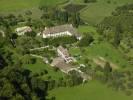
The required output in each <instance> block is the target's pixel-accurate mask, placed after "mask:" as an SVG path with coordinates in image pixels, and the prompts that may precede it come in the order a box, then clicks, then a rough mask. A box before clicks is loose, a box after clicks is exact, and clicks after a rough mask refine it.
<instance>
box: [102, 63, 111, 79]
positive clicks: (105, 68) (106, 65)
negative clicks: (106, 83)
mask: <svg viewBox="0 0 133 100" xmlns="http://www.w3.org/2000/svg"><path fill="white" fill-rule="evenodd" d="M111 72H112V67H111V66H110V63H109V62H106V64H105V66H104V74H105V75H106V76H107V77H108V75H109V74H110V73H111Z"/></svg>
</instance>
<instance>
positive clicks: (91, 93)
mask: <svg viewBox="0 0 133 100" xmlns="http://www.w3.org/2000/svg"><path fill="white" fill-rule="evenodd" d="M49 94H50V95H52V96H54V95H55V96H56V99H57V100H132V99H133V96H126V95H125V94H124V93H122V92H118V91H114V90H112V89H111V88H107V86H106V85H103V84H101V83H99V82H97V81H91V82H89V83H87V84H84V85H80V86H77V87H71V88H59V89H55V90H52V91H50V93H49Z"/></svg>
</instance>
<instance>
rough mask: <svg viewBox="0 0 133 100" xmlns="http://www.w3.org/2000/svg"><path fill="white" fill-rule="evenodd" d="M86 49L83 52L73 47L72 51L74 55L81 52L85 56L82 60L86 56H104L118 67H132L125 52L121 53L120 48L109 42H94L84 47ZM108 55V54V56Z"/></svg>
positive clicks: (81, 60)
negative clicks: (125, 56)
mask: <svg viewBox="0 0 133 100" xmlns="http://www.w3.org/2000/svg"><path fill="white" fill-rule="evenodd" d="M84 49H85V51H84V52H81V51H80V49H79V48H71V49H70V53H71V54H72V55H75V54H80V55H82V56H83V57H82V58H81V59H80V62H83V60H84V58H90V59H92V58H98V57H104V58H105V59H107V60H108V61H110V62H112V63H114V64H116V65H118V67H127V68H128V67H131V65H129V64H128V62H127V61H126V60H125V59H124V58H123V54H121V53H120V52H119V51H118V50H116V49H115V48H114V47H113V46H112V45H110V44H109V43H103V42H102V43H100V44H99V43H98V44H94V45H92V46H90V47H87V48H84ZM107 55H108V56H107Z"/></svg>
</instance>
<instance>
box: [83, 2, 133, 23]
mask: <svg viewBox="0 0 133 100" xmlns="http://www.w3.org/2000/svg"><path fill="white" fill-rule="evenodd" d="M108 1H110V3H108ZM128 3H133V0H97V2H96V3H90V4H88V6H87V8H86V9H83V10H81V17H82V19H84V20H86V21H87V22H88V23H89V24H97V23H99V22H100V21H101V20H102V19H104V17H106V16H109V15H111V13H112V11H114V10H115V8H116V7H118V6H122V5H124V4H128Z"/></svg>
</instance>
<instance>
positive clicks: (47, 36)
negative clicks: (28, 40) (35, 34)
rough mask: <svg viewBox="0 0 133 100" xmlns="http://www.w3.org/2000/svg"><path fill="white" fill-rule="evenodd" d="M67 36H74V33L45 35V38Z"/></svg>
mask: <svg viewBox="0 0 133 100" xmlns="http://www.w3.org/2000/svg"><path fill="white" fill-rule="evenodd" d="M65 35H68V36H72V33H70V32H68V31H65V32H60V33H54V34H47V35H45V34H43V38H49V37H59V36H65Z"/></svg>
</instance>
